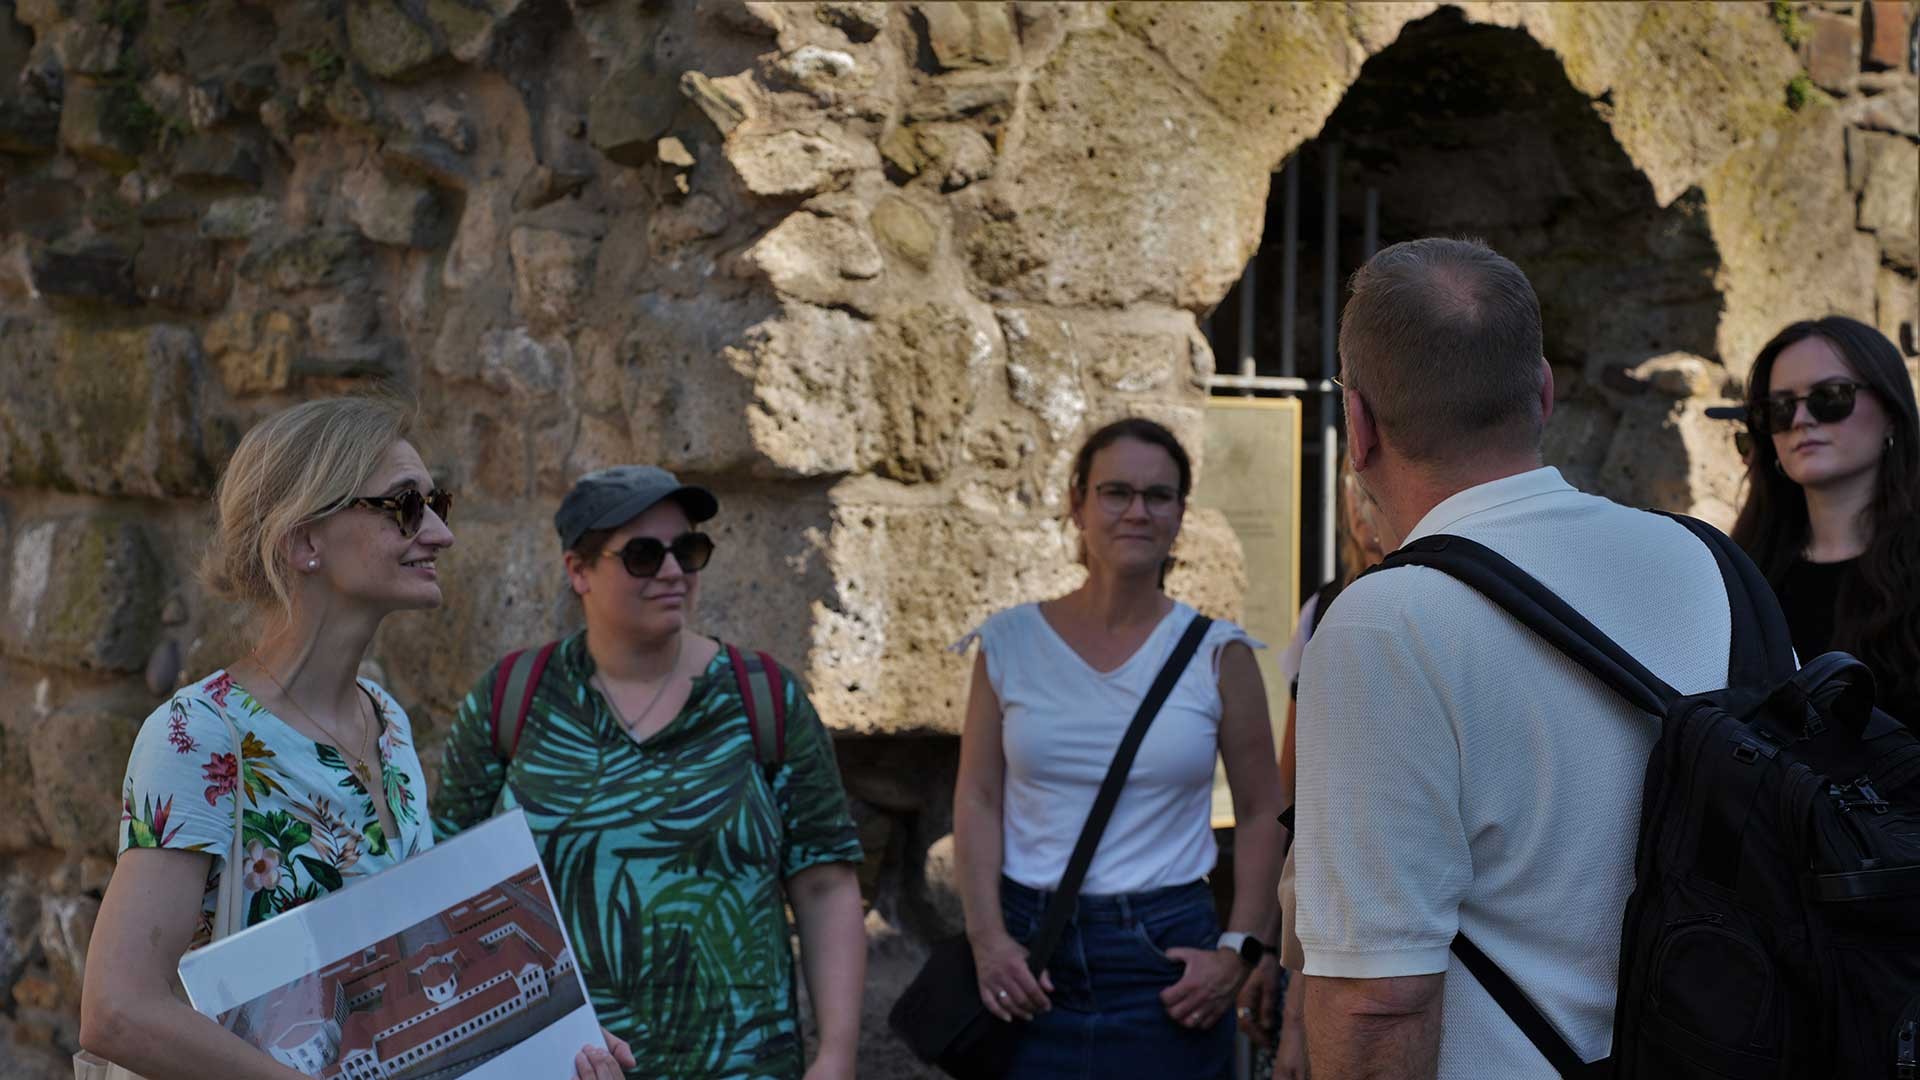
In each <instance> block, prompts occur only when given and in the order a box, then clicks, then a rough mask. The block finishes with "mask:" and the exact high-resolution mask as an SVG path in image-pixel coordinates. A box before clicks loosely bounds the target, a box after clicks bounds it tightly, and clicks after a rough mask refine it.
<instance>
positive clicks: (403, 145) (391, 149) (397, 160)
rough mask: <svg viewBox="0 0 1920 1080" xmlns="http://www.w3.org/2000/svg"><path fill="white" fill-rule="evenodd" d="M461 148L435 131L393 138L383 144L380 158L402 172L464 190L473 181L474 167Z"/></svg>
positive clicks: (393, 168)
mask: <svg viewBox="0 0 1920 1080" xmlns="http://www.w3.org/2000/svg"><path fill="white" fill-rule="evenodd" d="M460 155H461V151H460V150H459V149H457V148H455V147H454V146H452V145H450V144H449V143H447V142H444V141H443V140H441V139H440V138H439V137H438V136H436V135H421V136H418V137H413V138H390V139H388V140H387V141H386V142H385V143H383V144H382V145H381V147H380V161H381V163H382V164H384V165H386V166H387V168H389V169H392V170H393V171H394V172H396V173H398V174H400V175H402V176H411V177H413V178H415V179H416V180H418V181H420V182H422V183H427V184H435V185H438V186H440V187H443V188H448V189H451V190H454V191H465V190H467V188H468V187H470V186H471V185H472V184H473V181H474V177H473V169H472V168H471V167H470V166H469V165H468V164H467V162H466V159H464V158H462V157H461V156H460Z"/></svg>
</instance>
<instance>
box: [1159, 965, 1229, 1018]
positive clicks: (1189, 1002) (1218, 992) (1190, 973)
mask: <svg viewBox="0 0 1920 1080" xmlns="http://www.w3.org/2000/svg"><path fill="white" fill-rule="evenodd" d="M1167 959H1169V960H1173V961H1176V962H1178V963H1182V964H1185V965H1186V966H1187V970H1186V973H1185V974H1183V975H1181V976H1180V981H1179V982H1177V983H1174V984H1173V985H1172V986H1169V987H1167V988H1166V989H1165V990H1162V991H1160V1001H1161V1003H1162V1004H1164V1005H1165V1006H1166V1007H1167V1015H1168V1016H1171V1017H1173V1022H1174V1023H1176V1024H1179V1025H1180V1026H1181V1027H1188V1028H1207V1027H1212V1026H1213V1025H1214V1023H1215V1022H1217V1021H1218V1020H1219V1019H1220V1018H1221V1017H1222V1016H1225V1015H1226V1012H1227V1007H1228V1006H1230V1005H1232V1004H1233V996H1234V993H1235V992H1236V991H1238V990H1239V989H1240V981H1241V980H1242V979H1244V978H1246V977H1247V965H1246V964H1245V963H1243V962H1242V961H1241V960H1240V954H1239V953H1236V952H1231V951H1229V950H1226V949H1186V948H1179V947H1175V948H1171V949H1168V950H1167Z"/></svg>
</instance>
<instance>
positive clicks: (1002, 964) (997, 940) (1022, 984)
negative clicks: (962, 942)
mask: <svg viewBox="0 0 1920 1080" xmlns="http://www.w3.org/2000/svg"><path fill="white" fill-rule="evenodd" d="M970 944H972V945H973V967H974V970H975V971H976V972H978V973H979V978H980V1003H981V1004H982V1005H985V1006H986V1007H987V1011H988V1012H990V1013H992V1014H993V1015H995V1016H997V1017H999V1018H1000V1019H1002V1020H1013V1019H1015V1018H1016V1017H1017V1018H1019V1019H1021V1020H1031V1019H1033V1018H1034V1017H1036V1016H1038V1015H1040V1014H1041V1013H1043V1012H1046V1011H1047V1010H1048V1009H1051V1008H1053V1002H1052V1001H1049V1000H1048V999H1047V995H1048V994H1050V993H1052V992H1053V980H1052V979H1051V978H1050V977H1048V975H1047V973H1046V972H1044V971H1042V972H1041V973H1040V977H1039V978H1038V979H1035V978H1034V977H1033V972H1031V971H1028V970H1027V950H1026V947H1025V946H1024V945H1021V944H1020V943H1019V942H1017V941H1015V940H1013V936H1012V935H1011V934H1008V933H1007V932H1006V931H1004V930H1002V931H1001V932H1000V933H999V934H998V935H996V936H994V937H992V938H989V939H987V940H986V941H975V942H970Z"/></svg>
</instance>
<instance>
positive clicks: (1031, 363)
mask: <svg viewBox="0 0 1920 1080" xmlns="http://www.w3.org/2000/svg"><path fill="white" fill-rule="evenodd" d="M994 314H995V315H997V316H998V317H999V319H1000V329H1001V331H1002V332H1003V333H1004V334H1005V335H1006V339H1007V389H1008V391H1009V392H1010V393H1011V394H1012V396H1013V400H1014V401H1016V402H1018V403H1019V404H1021V405H1024V406H1026V407H1027V408H1028V409H1031V410H1032V411H1033V412H1034V413H1035V414H1036V415H1038V416H1039V417H1040V418H1041V419H1042V420H1044V421H1045V422H1046V425H1047V429H1048V430H1049V431H1050V432H1052V434H1053V437H1054V439H1055V440H1062V439H1065V438H1066V437H1067V436H1068V435H1070V434H1072V433H1073V431H1074V429H1076V428H1078V427H1079V426H1080V421H1081V419H1082V418H1084V417H1085V416H1086V414H1087V391H1086V387H1085V385H1084V383H1083V382H1082V378H1081V374H1082V373H1081V359H1080V354H1079V352H1078V350H1076V349H1075V348H1074V339H1073V324H1072V323H1071V322H1069V321H1068V320H1067V319H1066V318H1064V317H1062V316H1061V315H1059V314H1058V313H1055V312H1047V311H1038V310H1027V309H1022V308H1001V309H999V310H997V311H995V312H994Z"/></svg>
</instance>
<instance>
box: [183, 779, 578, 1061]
mask: <svg viewBox="0 0 1920 1080" xmlns="http://www.w3.org/2000/svg"><path fill="white" fill-rule="evenodd" d="M180 980H181V983H182V984H183V985H184V986H185V987H186V991H187V998H188V1000H189V1001H191V1002H192V1003H193V1007H194V1008H195V1009H198V1010H199V1011H200V1012H202V1013H205V1014H207V1015H208V1016H212V1017H214V1018H216V1019H218V1020H219V1021H220V1022H221V1024H223V1025H224V1026H226V1027H227V1028H228V1030H230V1031H232V1032H233V1033H234V1034H236V1035H239V1036H240V1037H241V1038H243V1039H245V1040H247V1041H248V1042H250V1043H252V1044H253V1045H254V1046H257V1047H259V1048H260V1049H261V1050H264V1051H266V1052H267V1053H268V1054H270V1055H272V1056H273V1058H274V1059H275V1060H277V1061H279V1062H281V1063H282V1064H285V1065H287V1066H289V1067H291V1068H293V1069H296V1070H298V1071H300V1072H303V1073H306V1074H307V1075H308V1076H313V1077H321V1078H325V1080H447V1078H451V1077H470V1078H471V1080H507V1078H510V1077H511V1078H519V1077H536V1076H542V1077H561V1076H571V1075H572V1074H573V1058H574V1054H576V1053H577V1052H578V1051H579V1049H580V1048H581V1047H582V1046H586V1045H588V1044H589V1043H596V1044H597V1043H600V1042H601V1041H602V1040H601V1035H600V1025H599V1022H598V1021H597V1020H595V1019H594V1014H593V1007H592V1006H591V1005H590V1004H588V1003H587V988H586V983H585V982H584V981H583V980H582V979H581V976H580V970H579V966H578V964H577V963H576V962H575V959H574V954H573V947H572V944H571V942H569V941H568V940H567V933H566V928H565V926H563V925H562V924H561V922H560V920H559V917H558V915H557V914H556V908H555V905H554V902H553V893H552V890H551V889H550V888H549V887H548V884H547V878H546V872H545V871H544V870H543V869H542V868H541V866H540V857H539V854H538V852H537V851H536V850H535V848H534V844H533V834H532V833H530V832H529V831H528V830H527V820H526V815H525V814H524V813H522V812H521V811H519V810H513V811H510V812H509V813H506V814H502V815H501V816H499V817H497V818H494V819H492V820H491V821H488V822H486V823H485V824H482V825H479V826H477V827H475V828H473V829H470V830H468V831H467V832H464V833H462V834H460V835H459V836H456V837H454V838H453V839H451V840H448V841H446V842H445V843H442V844H436V845H435V846H434V847H432V848H429V849H428V850H426V851H423V852H421V853H420V854H418V855H415V856H413V857H412V858H410V859H407V860H406V861H405V862H403V863H401V864H400V865H398V866H396V867H393V868H392V869H390V870H385V871H382V872H380V873H378V874H375V875H373V876H372V877H369V878H367V879H366V880H364V881H360V882H356V883H355V884H353V885H351V886H349V887H347V888H345V889H342V890H341V891H339V892H337V893H333V894H331V895H329V896H325V897H322V898H320V899H319V900H316V901H314V902H313V903H311V904H307V905H305V906H304V907H299V908H295V909H293V910H292V911H288V912H284V913H282V914H280V915H278V916H275V917H274V918H272V919H269V920H267V921H266V922H263V923H260V924H259V925H257V926H251V927H248V928H247V929H245V930H242V931H240V932H239V933H237V934H233V935H231V936H229V937H226V938H222V939H221V940H219V941H216V942H214V943H213V944H211V945H208V946H206V947H205V948H201V949H196V950H194V951H193V952H190V953H188V954H187V955H186V956H184V957H182V958H181V960H180Z"/></svg>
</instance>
